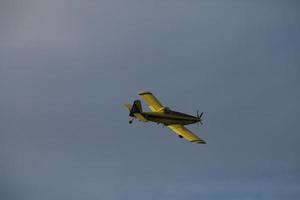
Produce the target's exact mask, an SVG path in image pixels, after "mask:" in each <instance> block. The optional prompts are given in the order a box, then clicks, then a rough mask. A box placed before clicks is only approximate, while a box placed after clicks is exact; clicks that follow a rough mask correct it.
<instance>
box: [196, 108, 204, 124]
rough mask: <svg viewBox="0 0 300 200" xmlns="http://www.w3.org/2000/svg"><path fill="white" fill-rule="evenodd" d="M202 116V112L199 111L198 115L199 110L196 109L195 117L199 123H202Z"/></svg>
mask: <svg viewBox="0 0 300 200" xmlns="http://www.w3.org/2000/svg"><path fill="white" fill-rule="evenodd" d="M202 116H203V112H201V114H200V115H199V110H197V119H198V120H199V123H200V124H201V125H203V123H202V119H201V117H202Z"/></svg>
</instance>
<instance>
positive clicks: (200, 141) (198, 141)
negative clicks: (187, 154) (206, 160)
mask: <svg viewBox="0 0 300 200" xmlns="http://www.w3.org/2000/svg"><path fill="white" fill-rule="evenodd" d="M191 142H192V143H195V144H206V142H205V141H204V140H194V141H191Z"/></svg>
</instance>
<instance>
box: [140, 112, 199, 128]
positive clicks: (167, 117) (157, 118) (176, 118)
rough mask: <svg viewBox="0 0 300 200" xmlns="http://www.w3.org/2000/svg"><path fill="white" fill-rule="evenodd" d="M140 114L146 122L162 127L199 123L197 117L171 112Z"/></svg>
mask: <svg viewBox="0 0 300 200" xmlns="http://www.w3.org/2000/svg"><path fill="white" fill-rule="evenodd" d="M140 114H141V115H142V116H143V117H144V118H145V119H146V120H148V121H152V122H156V123H162V124H164V125H171V124H182V125H187V124H194V123H196V122H199V119H198V118H197V117H194V116H192V115H187V114H184V113H180V112H176V111H171V110H169V111H167V112H142V113H140Z"/></svg>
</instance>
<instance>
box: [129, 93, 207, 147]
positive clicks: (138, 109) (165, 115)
mask: <svg viewBox="0 0 300 200" xmlns="http://www.w3.org/2000/svg"><path fill="white" fill-rule="evenodd" d="M139 95H140V97H141V98H142V99H143V100H144V101H145V102H146V104H148V107H149V108H150V110H151V112H143V109H142V104H141V101H140V100H135V101H134V102H133V105H131V104H125V107H126V108H127V109H128V111H129V116H130V117H131V118H132V119H131V120H129V124H132V122H133V120H134V119H137V120H139V121H142V122H148V121H151V122H156V123H157V124H163V125H164V126H166V127H168V128H169V129H171V131H173V132H175V133H176V134H177V135H178V136H179V138H184V139H186V140H188V141H189V142H192V143H195V144H206V142H205V141H204V140H203V139H201V138H200V137H198V136H197V135H195V134H194V133H192V132H191V131H190V130H188V129H187V128H186V127H184V125H188V124H194V123H200V124H203V123H202V119H201V117H202V116H203V112H202V113H201V114H200V115H199V111H197V116H196V117H195V116H191V115H188V114H185V113H181V112H176V111H173V110H171V109H170V108H169V107H165V106H163V105H162V104H161V103H160V102H159V101H158V100H157V98H156V97H155V96H154V95H153V94H152V93H151V92H141V93H139Z"/></svg>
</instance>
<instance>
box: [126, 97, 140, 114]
mask: <svg viewBox="0 0 300 200" xmlns="http://www.w3.org/2000/svg"><path fill="white" fill-rule="evenodd" d="M125 106H126V107H127V109H128V110H129V116H130V117H133V116H134V114H135V113H142V112H143V108H142V104H141V101H140V100H135V101H134V102H133V105H130V104H125Z"/></svg>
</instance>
